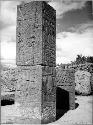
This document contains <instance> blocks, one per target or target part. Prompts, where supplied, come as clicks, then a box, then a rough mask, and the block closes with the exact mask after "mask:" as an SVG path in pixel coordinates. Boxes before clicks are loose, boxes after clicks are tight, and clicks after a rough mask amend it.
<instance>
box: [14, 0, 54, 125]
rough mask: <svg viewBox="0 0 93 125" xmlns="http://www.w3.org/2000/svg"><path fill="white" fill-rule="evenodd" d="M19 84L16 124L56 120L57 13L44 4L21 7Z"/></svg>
mask: <svg viewBox="0 0 93 125" xmlns="http://www.w3.org/2000/svg"><path fill="white" fill-rule="evenodd" d="M16 31H17V32H16V33H17V35H16V39H17V51H16V52H17V56H16V64H17V66H18V80H17V85H16V96H15V100H16V102H18V103H19V104H20V106H19V109H20V111H21V117H19V118H18V117H17V118H16V123H21V124H40V123H49V122H52V121H54V120H55V118H56V114H55V113H56V108H55V107H56V104H55V102H56V84H55V75H56V72H55V66H56V12H55V10H54V9H53V8H52V7H51V6H50V5H48V4H47V3H46V2H43V1H33V2H30V3H26V4H21V5H19V6H18V7H17V30H16Z"/></svg>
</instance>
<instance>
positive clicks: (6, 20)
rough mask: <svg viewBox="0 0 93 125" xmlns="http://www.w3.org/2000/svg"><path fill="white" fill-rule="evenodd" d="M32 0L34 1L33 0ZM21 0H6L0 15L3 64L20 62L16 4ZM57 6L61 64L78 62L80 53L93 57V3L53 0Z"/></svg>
mask: <svg viewBox="0 0 93 125" xmlns="http://www.w3.org/2000/svg"><path fill="white" fill-rule="evenodd" d="M29 1H30V0H29ZM18 4H20V2H18V1H2V2H0V6H1V15H0V32H1V35H0V40H1V63H2V64H6V65H8V64H11V65H15V63H16V60H15V59H16V16H17V14H16V7H17V5H18ZM49 4H50V5H51V6H52V7H54V9H56V21H57V23H56V27H57V31H56V45H57V46H56V50H57V51H56V53H57V58H56V60H57V64H58V63H59V64H60V63H70V61H74V60H75V58H76V55H77V54H82V55H84V56H93V17H92V16H93V15H92V2H91V1H90V2H88V1H86V0H77V1H76V0H60V1H58V0H50V2H49Z"/></svg>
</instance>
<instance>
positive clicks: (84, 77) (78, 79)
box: [75, 70, 91, 95]
mask: <svg viewBox="0 0 93 125" xmlns="http://www.w3.org/2000/svg"><path fill="white" fill-rule="evenodd" d="M90 77H91V74H90V73H89V72H88V71H81V70H78V71H77V72H76V73H75V83H76V87H75V90H76V92H77V93H79V94H82V95H88V94H90V93H91V85H90Z"/></svg>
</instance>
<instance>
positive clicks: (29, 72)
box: [15, 65, 56, 124]
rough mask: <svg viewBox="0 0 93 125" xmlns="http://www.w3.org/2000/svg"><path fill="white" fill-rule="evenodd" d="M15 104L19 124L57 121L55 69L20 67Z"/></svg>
mask: <svg viewBox="0 0 93 125" xmlns="http://www.w3.org/2000/svg"><path fill="white" fill-rule="evenodd" d="M15 102H17V103H19V110H20V114H21V117H17V118H16V119H15V120H16V121H15V122H17V123H18V124H19V123H20V124H21V123H22V124H29V123H30V124H41V123H42V124H45V123H50V122H53V121H55V119H56V103H55V102H56V85H55V67H49V66H40V65H37V66H30V67H29V66H19V67H18V80H17V86H16V94H15Z"/></svg>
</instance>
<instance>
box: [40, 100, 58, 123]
mask: <svg viewBox="0 0 93 125" xmlns="http://www.w3.org/2000/svg"><path fill="white" fill-rule="evenodd" d="M41 112H42V121H41V123H42V124H45V123H50V122H53V121H55V120H56V102H45V103H42V111H41Z"/></svg>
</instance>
